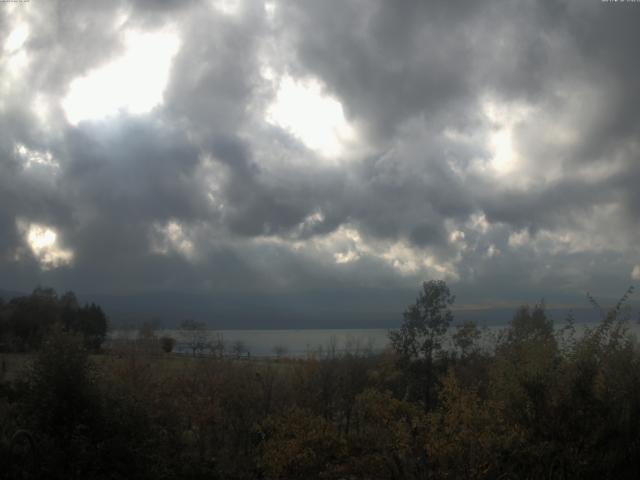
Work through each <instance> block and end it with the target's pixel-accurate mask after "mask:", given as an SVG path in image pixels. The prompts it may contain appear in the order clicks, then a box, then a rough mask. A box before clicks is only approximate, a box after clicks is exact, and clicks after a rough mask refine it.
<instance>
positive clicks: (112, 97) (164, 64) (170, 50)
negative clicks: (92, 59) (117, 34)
mask: <svg viewBox="0 0 640 480" xmlns="http://www.w3.org/2000/svg"><path fill="white" fill-rule="evenodd" d="M179 46H180V42H179V40H178V37H177V35H176V34H175V33H173V32H170V31H161V32H155V33H146V32H145V33H140V32H133V31H132V32H129V33H128V34H127V35H126V51H125V53H124V55H123V56H121V57H120V58H118V59H116V60H114V61H113V62H111V63H109V64H107V65H105V66H103V67H100V68H98V69H96V70H93V71H91V72H89V73H88V74H87V75H86V76H83V77H80V78H76V79H75V80H73V81H72V82H71V84H70V87H69V92H68V94H67V96H66V97H65V98H64V100H63V101H62V107H63V109H64V111H65V114H66V115H67V119H68V120H69V122H71V123H72V124H78V123H79V122H81V121H83V120H95V119H99V118H104V117H108V116H111V115H115V114H117V113H118V112H119V111H126V112H128V113H132V114H142V113H146V112H149V111H150V110H151V109H153V108H154V107H155V106H157V105H159V104H160V103H162V97H163V94H164V90H165V87H166V84H167V81H168V79H169V71H170V67H171V63H172V60H173V57H174V56H175V54H176V53H177V52H178V49H179Z"/></svg>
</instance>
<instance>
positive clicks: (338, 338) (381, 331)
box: [109, 322, 640, 357]
mask: <svg viewBox="0 0 640 480" xmlns="http://www.w3.org/2000/svg"><path fill="white" fill-rule="evenodd" d="M564 325H565V324H564V323H563V322H558V323H556V328H558V329H561V328H562V327H563V326H564ZM595 325H596V324H595V323H588V324H585V323H583V324H576V330H577V332H578V334H580V332H582V331H584V328H587V327H594V326H595ZM629 327H630V330H631V331H632V332H633V333H635V334H636V335H638V334H639V333H640V327H639V326H638V324H637V323H635V322H633V323H630V324H629ZM504 328H505V326H504V325H498V326H490V327H485V328H484V329H483V330H484V333H483V336H482V340H481V344H484V346H485V347H489V348H490V346H491V344H492V342H493V341H494V340H495V338H496V336H497V335H498V334H499V332H500V331H501V330H503V329H504ZM455 331H456V330H455V327H452V328H450V329H449V333H450V334H451V333H454V332H455ZM388 332H389V330H388V329H385V328H371V329H366V328H360V329H298V330H296V329H290V330H205V331H204V332H203V335H204V336H205V337H206V341H208V342H211V343H215V342H216V341H217V339H218V336H219V335H220V336H221V338H222V339H223V341H224V345H225V349H226V351H231V348H232V346H233V344H234V343H237V342H242V344H243V345H244V347H245V349H246V351H248V352H250V354H251V355H252V356H260V357H265V356H275V355H276V351H277V350H280V354H281V355H285V356H294V357H299V356H307V355H308V354H310V353H318V352H323V353H326V352H327V351H328V350H333V351H335V353H336V354H342V353H345V352H352V353H354V352H364V351H371V352H380V351H382V350H384V349H385V348H386V347H387V346H388V344H389V338H388V336H387V334H388ZM137 335H138V332H137V331H136V330H114V331H112V332H110V333H109V338H110V339H114V340H115V339H134V338H136V337H137ZM156 335H157V336H158V337H160V336H163V335H167V336H170V337H173V338H175V339H176V340H177V342H178V343H177V345H176V349H175V350H176V351H177V352H181V353H182V352H184V353H187V352H188V348H187V346H186V344H185V343H184V333H183V332H182V331H180V330H158V331H156Z"/></svg>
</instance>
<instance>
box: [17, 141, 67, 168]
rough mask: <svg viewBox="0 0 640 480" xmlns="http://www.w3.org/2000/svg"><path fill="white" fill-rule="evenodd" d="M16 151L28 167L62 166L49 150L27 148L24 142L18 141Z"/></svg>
mask: <svg viewBox="0 0 640 480" xmlns="http://www.w3.org/2000/svg"><path fill="white" fill-rule="evenodd" d="M15 151H16V154H17V155H18V157H19V158H20V159H21V160H22V161H23V162H24V166H25V168H27V169H30V168H32V167H34V166H44V167H53V168H60V164H59V163H58V162H57V161H56V160H55V159H54V158H53V155H52V154H51V152H49V151H48V150H34V149H31V148H27V147H26V146H25V145H23V144H22V143H18V144H16V147H15Z"/></svg>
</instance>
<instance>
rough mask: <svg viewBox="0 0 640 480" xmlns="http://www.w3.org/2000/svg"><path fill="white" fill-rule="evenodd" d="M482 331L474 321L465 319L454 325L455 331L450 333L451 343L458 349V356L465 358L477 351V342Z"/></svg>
mask: <svg viewBox="0 0 640 480" xmlns="http://www.w3.org/2000/svg"><path fill="white" fill-rule="evenodd" d="M481 334H482V332H481V331H480V329H479V328H478V326H477V325H476V323H475V322H473V321H471V320H467V321H465V322H463V323H462V324H460V325H457V326H456V333H454V334H453V335H452V339H453V344H454V345H455V346H456V347H457V348H458V349H459V350H460V357H461V358H465V357H467V356H469V354H471V353H473V352H474V351H477V348H478V347H477V342H478V340H479V339H480V335H481Z"/></svg>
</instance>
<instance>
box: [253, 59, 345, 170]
mask: <svg viewBox="0 0 640 480" xmlns="http://www.w3.org/2000/svg"><path fill="white" fill-rule="evenodd" d="M273 75H274V74H273V72H270V71H267V72H266V75H265V76H266V77H267V79H268V78H269V77H271V76H273ZM266 120H267V121H268V122H269V123H271V124H272V125H276V126H278V127H280V128H283V129H284V130H287V131H288V132H289V133H291V134H292V135H293V136H295V137H297V138H298V139H299V140H300V141H302V143H304V144H305V145H306V146H307V147H308V148H309V149H311V150H313V151H315V152H317V153H320V154H321V155H323V156H325V157H329V158H334V157H337V156H340V155H341V154H343V153H344V152H345V150H346V149H347V148H348V146H349V144H350V143H353V142H354V141H355V140H356V132H355V130H354V128H353V127H352V126H351V125H349V123H348V122H347V120H346V119H345V116H344V112H343V110H342V105H341V104H340V102H339V101H338V100H336V99H335V98H333V97H331V96H329V95H326V94H325V93H324V92H323V91H322V87H321V85H320V83H318V82H317V81H315V80H295V79H293V78H291V77H289V76H284V77H282V78H280V80H279V86H278V90H277V94H276V98H275V100H274V102H273V103H272V104H271V105H270V106H269V107H268V109H267V111H266Z"/></svg>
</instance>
